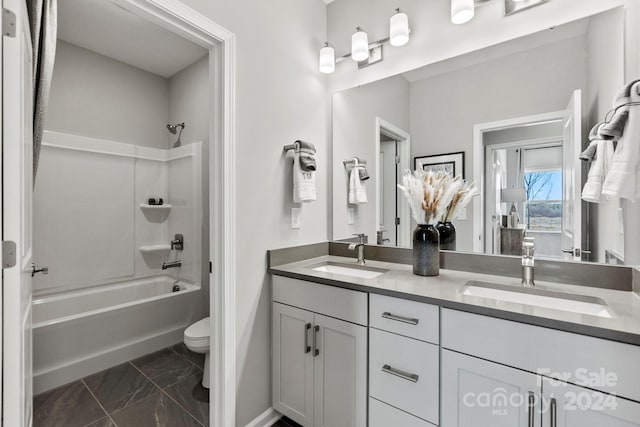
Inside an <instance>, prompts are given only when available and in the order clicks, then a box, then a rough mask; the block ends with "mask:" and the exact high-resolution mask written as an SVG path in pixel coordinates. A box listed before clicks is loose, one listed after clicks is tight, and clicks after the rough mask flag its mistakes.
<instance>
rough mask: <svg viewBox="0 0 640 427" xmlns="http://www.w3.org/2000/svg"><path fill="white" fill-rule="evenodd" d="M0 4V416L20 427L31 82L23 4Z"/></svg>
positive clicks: (27, 298)
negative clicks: (7, 249) (9, 258)
mask: <svg viewBox="0 0 640 427" xmlns="http://www.w3.org/2000/svg"><path fill="white" fill-rule="evenodd" d="M3 8H4V9H5V10H3V15H6V14H7V10H8V11H11V12H12V13H14V14H15V34H14V35H7V33H8V32H9V28H7V27H4V28H2V111H3V117H2V125H3V126H2V208H3V211H2V240H3V242H8V241H12V242H15V254H16V263H15V265H14V266H11V267H9V266H8V265H7V267H6V268H5V265H4V264H3V271H2V274H3V279H2V289H3V295H2V311H3V312H2V325H3V328H2V334H3V343H2V389H3V390H4V393H3V395H2V412H3V413H2V416H3V425H5V426H16V427H18V426H20V427H22V426H30V425H31V422H32V420H31V418H32V386H31V383H32V377H33V376H32V371H31V369H32V368H31V367H32V362H31V361H32V356H31V299H32V289H31V263H32V259H31V253H32V242H31V240H32V239H31V235H32V234H31V231H32V221H31V218H32V214H31V207H32V189H33V180H32V157H33V138H32V133H33V132H32V128H33V124H32V111H33V108H32V105H33V101H32V89H31V86H32V84H33V82H32V77H31V75H32V71H31V67H32V65H31V38H30V35H29V23H28V18H27V10H26V2H24V1H20V0H3ZM3 255H6V254H3Z"/></svg>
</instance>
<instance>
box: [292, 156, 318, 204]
mask: <svg viewBox="0 0 640 427" xmlns="http://www.w3.org/2000/svg"><path fill="white" fill-rule="evenodd" d="M314 200H316V172H315V171H303V170H302V168H301V167H300V153H298V152H297V153H295V154H294V156H293V202H294V203H302V202H313V201H314Z"/></svg>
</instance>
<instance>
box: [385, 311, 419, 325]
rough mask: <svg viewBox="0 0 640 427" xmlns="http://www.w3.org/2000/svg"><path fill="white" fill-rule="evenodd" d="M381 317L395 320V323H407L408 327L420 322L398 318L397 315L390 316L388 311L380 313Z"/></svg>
mask: <svg viewBox="0 0 640 427" xmlns="http://www.w3.org/2000/svg"><path fill="white" fill-rule="evenodd" d="M382 317H383V318H385V319H389V320H395V321H396V322H402V323H408V324H410V325H417V324H418V322H419V321H420V320H419V319H415V318H414V319H412V318H410V317H403V316H398V315H397V314H391V313H389V312H388V311H385V312H384V313H382Z"/></svg>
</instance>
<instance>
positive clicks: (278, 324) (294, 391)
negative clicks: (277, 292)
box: [272, 303, 313, 427]
mask: <svg viewBox="0 0 640 427" xmlns="http://www.w3.org/2000/svg"><path fill="white" fill-rule="evenodd" d="M272 327H273V337H272V339H273V349H272V353H273V354H272V357H273V390H272V400H273V407H274V409H276V410H277V411H278V412H280V413H282V414H284V415H286V416H287V417H289V418H291V419H292V420H294V421H295V422H297V423H299V424H301V425H303V426H305V427H306V426H312V425H313V349H312V332H313V313H311V312H309V311H306V310H300V309H299V308H294V307H290V306H288V305H283V304H278V303H273V323H272Z"/></svg>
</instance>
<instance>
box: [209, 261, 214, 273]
mask: <svg viewBox="0 0 640 427" xmlns="http://www.w3.org/2000/svg"><path fill="white" fill-rule="evenodd" d="M209 273H213V263H212V262H211V261H209Z"/></svg>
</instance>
